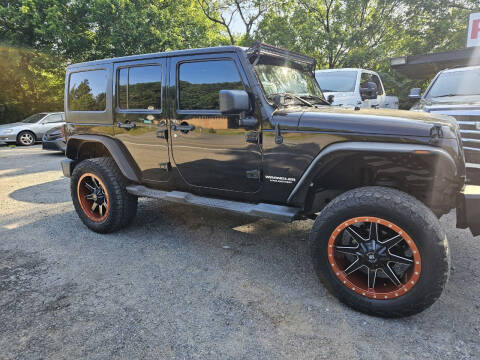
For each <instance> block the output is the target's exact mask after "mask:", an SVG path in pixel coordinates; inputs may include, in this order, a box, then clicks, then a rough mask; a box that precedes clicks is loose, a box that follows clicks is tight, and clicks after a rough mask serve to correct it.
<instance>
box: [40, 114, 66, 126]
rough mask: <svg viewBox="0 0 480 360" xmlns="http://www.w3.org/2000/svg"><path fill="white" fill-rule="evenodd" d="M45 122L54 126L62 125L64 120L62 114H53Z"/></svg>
mask: <svg viewBox="0 0 480 360" xmlns="http://www.w3.org/2000/svg"><path fill="white" fill-rule="evenodd" d="M43 121H44V122H45V123H47V124H52V123H61V122H63V121H64V120H63V116H62V114H52V115H49V116H47V117H46V118H45V120H43Z"/></svg>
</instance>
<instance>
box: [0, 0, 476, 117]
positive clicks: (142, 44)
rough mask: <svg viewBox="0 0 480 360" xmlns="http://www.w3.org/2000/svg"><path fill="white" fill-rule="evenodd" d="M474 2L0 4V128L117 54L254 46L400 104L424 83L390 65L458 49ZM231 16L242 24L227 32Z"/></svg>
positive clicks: (109, 0)
mask: <svg viewBox="0 0 480 360" xmlns="http://www.w3.org/2000/svg"><path fill="white" fill-rule="evenodd" d="M478 8H480V0H422V1H418V0H270V1H260V0H196V1H193V0H0V41H1V42H2V45H3V47H2V48H0V50H1V52H0V123H1V122H11V121H16V120H19V119H21V118H23V117H26V116H27V115H29V114H32V113H35V112H40V111H58V110H62V109H63V86H64V73H65V66H66V65H67V64H69V63H73V62H80V61H87V60H94V59H101V58H106V57H116V56H123V55H131V54H139V53H148V52H156V51H166V50H173V49H183V48H192V47H204V46H215V45H222V44H229V43H235V44H239V45H244V46H248V45H249V44H251V43H252V42H253V41H255V40H261V41H264V42H267V43H271V44H274V45H278V46H281V47H284V48H287V49H290V50H294V51H299V52H303V53H306V54H308V55H311V56H314V57H315V58H316V59H317V60H318V67H319V68H326V67H366V68H370V69H373V70H376V71H378V72H380V74H381V75H382V77H383V80H384V83H385V85H386V88H387V91H388V92H389V93H391V94H395V95H398V96H400V98H401V104H403V106H407V103H405V102H404V100H405V99H406V94H407V92H408V89H409V88H410V87H413V86H422V87H424V86H425V85H426V82H418V81H412V80H409V79H406V78H404V77H402V76H401V75H399V74H398V73H396V72H394V71H393V70H392V69H391V68H390V65H389V59H390V58H391V57H394V56H402V55H413V54H419V53H428V52H435V51H443V50H451V49H461V48H463V46H464V43H465V37H466V27H467V19H468V14H469V12H470V11H471V10H473V9H478ZM232 16H234V17H236V18H237V19H240V22H241V23H242V24H243V26H242V29H244V30H243V32H242V33H235V32H233V31H232V22H231V19H232Z"/></svg>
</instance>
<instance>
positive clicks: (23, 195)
mask: <svg viewBox="0 0 480 360" xmlns="http://www.w3.org/2000/svg"><path fill="white" fill-rule="evenodd" d="M68 187H69V186H68V179H66V178H61V179H58V180H53V181H49V182H45V183H43V184H38V185H32V186H28V187H25V188H22V189H18V190H15V191H14V192H12V193H10V195H9V196H10V197H11V198H12V199H14V200H17V201H22V202H28V203H35V204H59V203H64V202H67V201H71V198H70V192H69V191H65V188H67V189H68Z"/></svg>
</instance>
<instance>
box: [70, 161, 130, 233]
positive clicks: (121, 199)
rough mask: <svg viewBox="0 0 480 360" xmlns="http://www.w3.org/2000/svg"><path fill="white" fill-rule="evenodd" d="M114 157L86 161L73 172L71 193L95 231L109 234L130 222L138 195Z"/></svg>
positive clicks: (84, 221)
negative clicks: (131, 191)
mask: <svg viewBox="0 0 480 360" xmlns="http://www.w3.org/2000/svg"><path fill="white" fill-rule="evenodd" d="M125 187H126V181H125V179H124V177H123V175H122V174H121V172H120V170H119V169H118V167H117V164H116V163H115V161H114V160H113V159H112V158H106V157H104V158H95V159H88V160H83V161H82V162H81V163H79V164H78V165H77V166H76V167H75V170H74V171H73V174H72V178H71V188H70V190H71V194H72V200H73V204H74V206H75V210H76V211H77V214H78V216H79V217H80V219H81V220H82V222H83V223H84V224H85V225H86V226H88V227H89V228H90V229H91V230H93V231H95V232H99V233H109V232H113V231H116V230H119V229H120V228H122V227H124V226H126V225H128V224H130V223H131V222H132V220H133V219H134V217H135V214H136V212H137V201H138V199H137V197H136V196H133V195H131V194H129V193H128V192H127V191H126V189H125Z"/></svg>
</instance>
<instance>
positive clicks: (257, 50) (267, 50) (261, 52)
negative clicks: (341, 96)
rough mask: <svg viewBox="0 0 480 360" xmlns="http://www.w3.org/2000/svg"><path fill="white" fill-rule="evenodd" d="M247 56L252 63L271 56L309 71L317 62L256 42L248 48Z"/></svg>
mask: <svg viewBox="0 0 480 360" xmlns="http://www.w3.org/2000/svg"><path fill="white" fill-rule="evenodd" d="M247 55H248V58H249V59H250V61H252V62H254V61H255V59H257V58H258V57H261V56H271V57H277V58H281V59H284V60H287V61H291V62H294V63H297V64H301V65H303V66H305V67H306V68H308V69H309V70H310V71H314V70H315V65H316V63H317V61H316V60H315V59H314V58H312V57H310V56H307V55H304V54H299V53H296V52H292V51H289V50H286V49H282V48H279V47H276V46H272V45H268V44H264V43H261V42H256V43H255V44H253V45H252V46H251V47H250V48H248V49H247Z"/></svg>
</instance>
